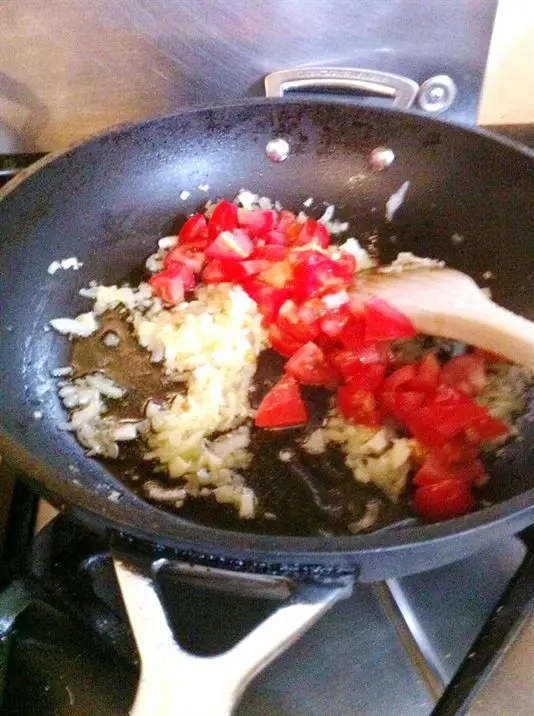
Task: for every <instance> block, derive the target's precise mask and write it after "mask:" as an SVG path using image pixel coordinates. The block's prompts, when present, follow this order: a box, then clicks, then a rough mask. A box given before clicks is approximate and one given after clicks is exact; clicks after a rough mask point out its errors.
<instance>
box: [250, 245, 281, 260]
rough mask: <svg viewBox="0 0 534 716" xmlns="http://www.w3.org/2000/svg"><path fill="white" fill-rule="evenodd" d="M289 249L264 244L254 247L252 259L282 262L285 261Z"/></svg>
mask: <svg viewBox="0 0 534 716" xmlns="http://www.w3.org/2000/svg"><path fill="white" fill-rule="evenodd" d="M288 253H289V249H288V248H287V246H278V245H276V244H264V245H263V246H256V248H255V249H254V254H253V257H254V258H255V259H266V260H267V261H272V262H273V263H274V262H276V261H284V260H285V259H287V255H288Z"/></svg>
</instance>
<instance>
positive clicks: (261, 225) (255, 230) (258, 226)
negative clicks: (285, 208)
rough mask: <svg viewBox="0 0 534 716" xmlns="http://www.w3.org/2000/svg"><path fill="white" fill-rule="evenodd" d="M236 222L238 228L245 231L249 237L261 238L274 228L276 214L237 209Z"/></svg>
mask: <svg viewBox="0 0 534 716" xmlns="http://www.w3.org/2000/svg"><path fill="white" fill-rule="evenodd" d="M237 220H238V222H239V226H241V227H242V228H243V229H247V231H248V232H249V234H250V235H251V236H263V234H266V233H267V232H268V231H271V229H272V228H273V227H274V225H275V223H276V213H275V212H274V211H263V210H262V209H252V210H249V209H238V210H237Z"/></svg>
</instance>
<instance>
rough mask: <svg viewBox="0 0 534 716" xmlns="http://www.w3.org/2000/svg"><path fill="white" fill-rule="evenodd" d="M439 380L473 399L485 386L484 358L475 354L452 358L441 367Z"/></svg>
mask: <svg viewBox="0 0 534 716" xmlns="http://www.w3.org/2000/svg"><path fill="white" fill-rule="evenodd" d="M441 380H442V382H443V383H445V384H446V385H452V387H453V388H456V389H457V390H461V391H462V393H465V395H467V396H468V397H469V398H474V397H475V395H478V394H479V393H480V391H481V390H482V389H483V388H484V386H485V385H486V370H485V365H484V358H483V357H482V356H481V355H477V354H476V353H466V354H465V355H461V356H454V357H453V358H451V359H450V360H449V361H447V363H445V365H444V366H443V369H442V371H441Z"/></svg>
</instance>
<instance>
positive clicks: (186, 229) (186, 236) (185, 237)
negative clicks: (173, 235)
mask: <svg viewBox="0 0 534 716" xmlns="http://www.w3.org/2000/svg"><path fill="white" fill-rule="evenodd" d="M178 243H179V245H180V246H181V247H184V246H197V247H198V248H199V249H205V248H206V246H207V245H208V222H207V220H206V217H205V216H203V215H202V214H193V216H191V217H190V218H189V219H188V220H187V221H186V222H185V224H184V225H183V226H182V228H181V229H180V233H179V234H178Z"/></svg>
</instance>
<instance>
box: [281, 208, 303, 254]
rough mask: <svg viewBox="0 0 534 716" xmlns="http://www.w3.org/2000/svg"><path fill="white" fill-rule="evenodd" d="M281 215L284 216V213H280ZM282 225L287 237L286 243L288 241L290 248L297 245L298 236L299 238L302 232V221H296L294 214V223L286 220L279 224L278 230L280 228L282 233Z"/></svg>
mask: <svg viewBox="0 0 534 716" xmlns="http://www.w3.org/2000/svg"><path fill="white" fill-rule="evenodd" d="M280 213H281V214H283V213H284V212H280ZM282 223H283V224H284V229H283V231H284V233H285V235H286V241H287V243H288V244H289V245H290V246H292V245H293V244H295V243H296V241H297V240H298V236H299V234H300V230H301V229H302V222H301V221H298V219H295V218H294V214H293V220H292V221H285V220H284V219H281V220H280V221H279V222H278V227H277V228H278V230H279V231H282V229H281V225H282Z"/></svg>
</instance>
